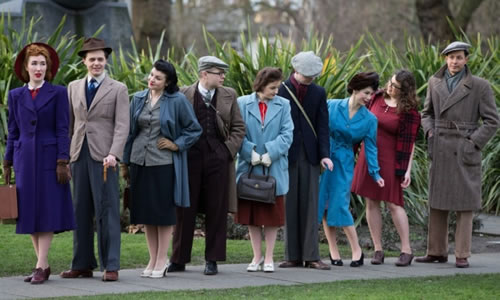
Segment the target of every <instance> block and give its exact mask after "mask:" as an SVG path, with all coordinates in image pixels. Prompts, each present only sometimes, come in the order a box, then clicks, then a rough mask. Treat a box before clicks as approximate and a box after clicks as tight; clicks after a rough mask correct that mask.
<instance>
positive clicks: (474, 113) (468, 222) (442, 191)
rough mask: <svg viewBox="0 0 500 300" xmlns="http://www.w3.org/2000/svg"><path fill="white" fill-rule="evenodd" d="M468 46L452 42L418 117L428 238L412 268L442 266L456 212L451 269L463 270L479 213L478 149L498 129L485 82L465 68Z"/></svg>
mask: <svg viewBox="0 0 500 300" xmlns="http://www.w3.org/2000/svg"><path fill="white" fill-rule="evenodd" d="M469 47H470V45H469V44H467V43H463V42H453V43H451V44H450V45H448V46H447V47H446V48H445V49H444V50H443V52H442V54H443V55H445V60H446V65H444V66H443V67H442V68H441V69H440V70H439V71H438V72H437V73H436V74H435V75H434V76H432V77H431V79H430V80H429V86H428V88H427V98H426V99H425V105H424V110H423V113H422V126H423V128H424V131H425V135H426V137H427V143H428V153H429V159H430V162H431V163H430V170H429V206H430V212H429V234H428V237H427V255H426V256H424V257H419V258H417V259H416V261H417V262H422V263H432V262H440V263H444V262H447V261H448V213H449V211H456V214H457V225H456V231H455V257H456V262H455V265H456V266H457V267H458V268H467V267H468V266H469V262H468V261H467V258H468V257H470V249H471V237H472V217H473V211H475V210H478V209H480V208H481V149H482V148H483V147H484V146H485V145H486V143H487V142H488V140H489V139H490V138H491V137H493V136H494V135H495V132H496V130H497V128H498V126H499V123H500V121H499V118H498V112H497V108H496V104H495V98H494V96H493V92H492V90H491V87H490V84H489V83H488V81H486V80H484V79H482V78H479V77H476V76H473V75H472V74H471V72H470V69H469V68H468V67H467V59H468V52H469Z"/></svg>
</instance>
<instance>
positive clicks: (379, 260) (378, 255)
mask: <svg viewBox="0 0 500 300" xmlns="http://www.w3.org/2000/svg"><path fill="white" fill-rule="evenodd" d="M384 257H385V255H384V251H382V250H380V251H375V252H374V253H373V257H372V260H371V263H372V265H381V264H383V263H384Z"/></svg>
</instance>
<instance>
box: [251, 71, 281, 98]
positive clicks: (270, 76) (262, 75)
mask: <svg viewBox="0 0 500 300" xmlns="http://www.w3.org/2000/svg"><path fill="white" fill-rule="evenodd" d="M282 79H283V72H282V71H281V69H280V68H273V67H265V68H264V69H262V70H260V71H259V73H257V76H256V77H255V80H254V81H253V90H254V91H255V92H261V91H262V90H263V89H264V88H265V87H266V86H267V85H268V84H269V83H271V82H275V81H278V80H282Z"/></svg>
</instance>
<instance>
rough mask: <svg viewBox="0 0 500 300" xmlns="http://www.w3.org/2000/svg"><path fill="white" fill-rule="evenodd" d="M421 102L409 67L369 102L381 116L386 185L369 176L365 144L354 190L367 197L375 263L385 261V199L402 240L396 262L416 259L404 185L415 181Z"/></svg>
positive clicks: (380, 152) (380, 150) (380, 146)
mask: <svg viewBox="0 0 500 300" xmlns="http://www.w3.org/2000/svg"><path fill="white" fill-rule="evenodd" d="M417 106H418V102H417V97H416V83H415V77H413V74H412V73H411V72H409V71H406V70H401V71H398V72H396V73H395V74H394V75H393V76H392V77H391V78H390V80H389V82H388V83H387V85H386V87H385V89H384V90H380V91H378V92H377V93H376V94H375V96H374V98H373V99H372V101H371V103H370V105H369V108H370V111H371V112H372V113H373V114H374V115H375V116H376V117H377V120H378V130H377V148H378V161H379V165H380V175H381V176H382V177H383V178H384V180H385V186H384V187H379V186H377V185H375V184H373V182H372V181H371V180H369V179H368V177H369V175H368V171H367V164H366V156H365V148H364V147H363V148H362V149H361V153H360V155H359V159H358V163H357V164H356V168H355V170H354V179H353V184H352V191H353V192H354V193H356V194H358V195H361V196H363V197H365V198H366V219H367V221H368V226H369V228H370V234H371V237H372V241H373V244H374V248H375V253H374V256H373V259H372V261H371V263H372V264H375V265H377V264H381V263H383V262H384V251H383V250H382V242H381V235H382V215H381V212H380V202H381V201H384V202H385V205H386V206H387V207H388V208H389V210H390V212H391V216H392V221H393V222H394V225H395V226H396V229H397V231H398V234H399V238H400V240H401V254H400V257H399V259H398V261H397V262H396V265H397V266H408V265H410V264H411V261H412V259H413V254H412V250H411V247H410V237H409V226H408V217H407V215H406V211H405V209H404V201H403V188H407V187H408V186H409V185H410V182H411V176H410V175H411V162H412V158H413V150H414V147H415V139H416V137H417V132H418V128H419V126H420V114H419V113H418V111H417Z"/></svg>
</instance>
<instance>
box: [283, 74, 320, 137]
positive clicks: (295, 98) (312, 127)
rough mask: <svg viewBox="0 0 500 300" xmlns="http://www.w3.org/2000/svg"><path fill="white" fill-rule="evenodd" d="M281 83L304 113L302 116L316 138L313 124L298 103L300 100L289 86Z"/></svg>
mask: <svg viewBox="0 0 500 300" xmlns="http://www.w3.org/2000/svg"><path fill="white" fill-rule="evenodd" d="M281 84H282V85H283V86H284V87H285V88H286V90H287V91H288V93H289V94H290V96H292V99H293V101H295V104H297V107H298V108H299V109H300V111H301V112H302V114H303V115H304V118H306V121H307V123H308V124H309V126H310V127H311V129H312V132H313V133H314V137H315V138H318V135H317V134H316V130H315V129H314V126H313V124H312V122H311V120H309V117H308V116H307V114H306V112H305V110H304V108H303V107H302V104H300V102H299V100H298V99H297V97H295V94H294V93H293V92H292V90H290V88H289V87H288V86H287V85H286V84H285V83H284V82H281Z"/></svg>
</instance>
